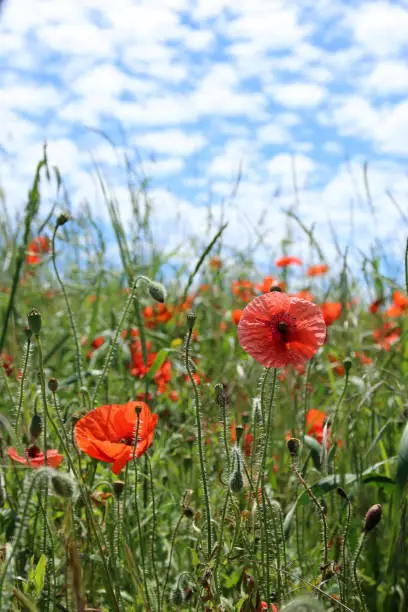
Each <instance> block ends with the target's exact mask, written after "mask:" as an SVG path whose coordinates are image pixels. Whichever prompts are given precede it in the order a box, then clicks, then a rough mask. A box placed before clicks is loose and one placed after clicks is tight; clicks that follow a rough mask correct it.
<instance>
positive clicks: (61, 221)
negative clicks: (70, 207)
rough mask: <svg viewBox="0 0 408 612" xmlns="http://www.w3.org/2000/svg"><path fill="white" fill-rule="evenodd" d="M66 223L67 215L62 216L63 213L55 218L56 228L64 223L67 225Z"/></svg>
mask: <svg viewBox="0 0 408 612" xmlns="http://www.w3.org/2000/svg"><path fill="white" fill-rule="evenodd" d="M68 221H69V217H67V215H64V213H61V214H60V215H59V217H58V218H57V227H59V226H60V225H65V224H66V223H68Z"/></svg>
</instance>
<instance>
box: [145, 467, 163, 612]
mask: <svg viewBox="0 0 408 612" xmlns="http://www.w3.org/2000/svg"><path fill="white" fill-rule="evenodd" d="M146 457H147V455H146ZM147 463H148V466H149V480H150V490H151V493H152V515H153V528H152V537H151V540H150V545H151V546H150V554H151V557H152V567H153V573H154V579H155V581H156V599H157V610H158V612H160V610H161V600H160V582H159V576H158V574H157V565H156V548H155V545H156V539H157V512H156V499H155V495H154V484H153V470H152V464H151V461H150V459H149V457H147Z"/></svg>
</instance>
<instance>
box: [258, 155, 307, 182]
mask: <svg viewBox="0 0 408 612" xmlns="http://www.w3.org/2000/svg"><path fill="white" fill-rule="evenodd" d="M266 167H267V171H268V174H269V176H270V177H271V178H273V179H274V180H275V181H276V182H277V184H278V185H279V186H281V187H282V188H284V189H290V188H292V189H293V186H294V176H296V182H297V185H298V188H304V186H305V185H306V183H307V182H308V180H309V179H310V177H311V175H312V174H313V172H314V171H315V170H316V163H315V162H314V161H313V160H312V159H311V158H310V157H307V156H306V155H303V154H299V155H289V154H288V153H280V154H279V155H276V156H275V157H273V158H272V159H271V160H269V161H268V162H267V164H266Z"/></svg>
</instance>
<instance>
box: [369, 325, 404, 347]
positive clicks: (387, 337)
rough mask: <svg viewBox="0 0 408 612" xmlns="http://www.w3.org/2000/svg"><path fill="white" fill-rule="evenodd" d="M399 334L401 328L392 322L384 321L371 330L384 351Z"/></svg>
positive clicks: (397, 338)
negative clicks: (381, 324)
mask: <svg viewBox="0 0 408 612" xmlns="http://www.w3.org/2000/svg"><path fill="white" fill-rule="evenodd" d="M400 335H401V329H400V328H399V327H397V326H396V325H395V324H393V323H384V325H383V326H382V327H380V328H379V329H376V330H374V331H373V338H374V340H375V341H376V343H377V344H378V345H379V346H381V347H382V348H383V349H384V350H385V351H389V350H390V348H391V347H392V345H393V344H395V342H397V341H398V340H399V338H400Z"/></svg>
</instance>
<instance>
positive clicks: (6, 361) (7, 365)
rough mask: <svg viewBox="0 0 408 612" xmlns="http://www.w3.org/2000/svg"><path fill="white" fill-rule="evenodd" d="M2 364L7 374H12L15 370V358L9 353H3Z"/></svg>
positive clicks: (0, 358) (0, 360) (0, 356)
mask: <svg viewBox="0 0 408 612" xmlns="http://www.w3.org/2000/svg"><path fill="white" fill-rule="evenodd" d="M0 365H2V366H3V369H4V372H5V374H6V376H11V375H12V373H13V370H14V366H13V359H12V357H11V355H9V354H8V353H1V355H0Z"/></svg>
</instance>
